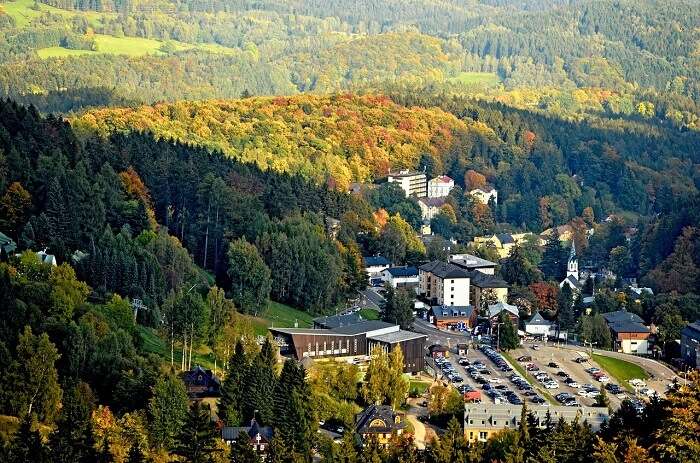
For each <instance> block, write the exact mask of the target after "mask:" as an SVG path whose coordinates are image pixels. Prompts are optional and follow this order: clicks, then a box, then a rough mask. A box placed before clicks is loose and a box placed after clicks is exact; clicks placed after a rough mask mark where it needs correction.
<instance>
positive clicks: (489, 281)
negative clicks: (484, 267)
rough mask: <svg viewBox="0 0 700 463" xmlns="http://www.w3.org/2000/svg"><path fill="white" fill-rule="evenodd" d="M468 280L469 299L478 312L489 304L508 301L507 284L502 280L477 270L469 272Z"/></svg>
mask: <svg viewBox="0 0 700 463" xmlns="http://www.w3.org/2000/svg"><path fill="white" fill-rule="evenodd" d="M469 278H470V281H469V291H470V295H469V297H470V299H471V300H472V301H473V302H474V304H475V306H476V307H477V308H478V309H479V310H481V309H485V308H486V307H485V306H486V305H488V304H489V303H495V302H506V301H507V300H508V283H506V282H505V281H504V280H503V279H502V278H499V277H497V276H495V275H489V274H487V273H482V272H480V271H478V270H472V271H471V272H469Z"/></svg>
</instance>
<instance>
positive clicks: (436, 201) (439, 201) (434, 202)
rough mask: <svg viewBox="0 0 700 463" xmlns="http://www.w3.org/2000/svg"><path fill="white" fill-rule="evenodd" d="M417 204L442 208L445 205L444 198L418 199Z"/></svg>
mask: <svg viewBox="0 0 700 463" xmlns="http://www.w3.org/2000/svg"><path fill="white" fill-rule="evenodd" d="M418 202H420V203H423V204H425V205H426V206H428V207H442V206H444V205H445V198H418Z"/></svg>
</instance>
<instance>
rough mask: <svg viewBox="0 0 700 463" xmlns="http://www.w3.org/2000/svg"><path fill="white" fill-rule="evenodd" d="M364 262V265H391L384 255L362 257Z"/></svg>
mask: <svg viewBox="0 0 700 463" xmlns="http://www.w3.org/2000/svg"><path fill="white" fill-rule="evenodd" d="M362 259H363V260H364V262H365V267H379V266H387V265H391V262H389V259H387V258H386V257H384V256H369V257H363V258H362Z"/></svg>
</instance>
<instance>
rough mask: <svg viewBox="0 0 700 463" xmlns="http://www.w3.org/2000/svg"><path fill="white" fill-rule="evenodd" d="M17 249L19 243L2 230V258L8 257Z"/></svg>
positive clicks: (0, 247)
mask: <svg viewBox="0 0 700 463" xmlns="http://www.w3.org/2000/svg"><path fill="white" fill-rule="evenodd" d="M16 249H17V244H16V243H15V242H14V241H13V240H12V238H10V237H9V236H7V235H6V234H4V233H2V232H0V258H5V259H6V258H7V257H9V256H11V255H12V253H13V252H15V250H16Z"/></svg>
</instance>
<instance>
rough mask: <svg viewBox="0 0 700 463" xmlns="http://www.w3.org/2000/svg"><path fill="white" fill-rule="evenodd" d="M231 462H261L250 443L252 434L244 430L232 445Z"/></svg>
mask: <svg viewBox="0 0 700 463" xmlns="http://www.w3.org/2000/svg"><path fill="white" fill-rule="evenodd" d="M230 458H231V460H230V461H231V463H260V462H261V461H262V460H261V459H260V456H259V455H258V453H257V452H256V451H255V449H254V448H253V446H252V445H250V436H248V434H246V433H244V432H242V433H240V434H239V435H238V437H237V438H236V440H234V441H233V445H231V457H230Z"/></svg>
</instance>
